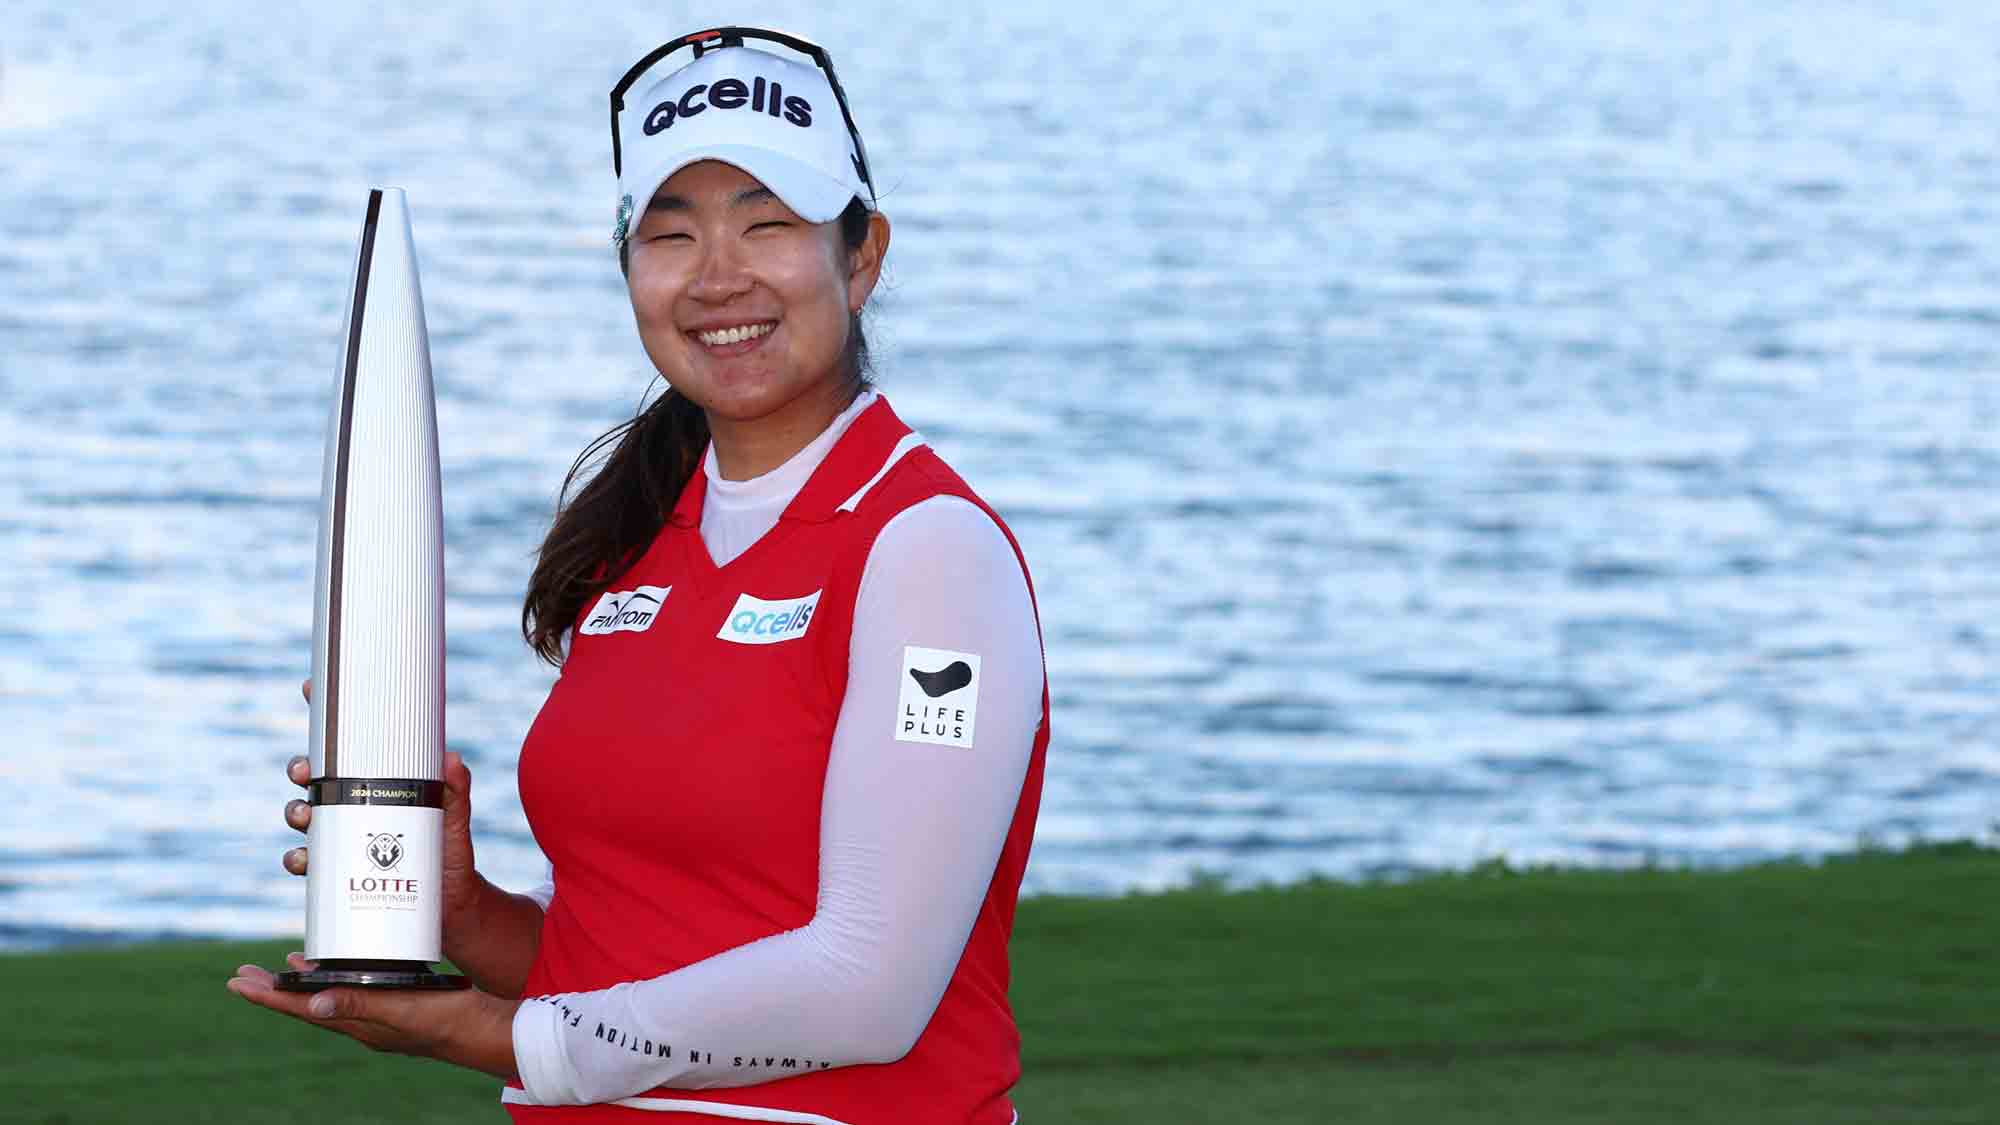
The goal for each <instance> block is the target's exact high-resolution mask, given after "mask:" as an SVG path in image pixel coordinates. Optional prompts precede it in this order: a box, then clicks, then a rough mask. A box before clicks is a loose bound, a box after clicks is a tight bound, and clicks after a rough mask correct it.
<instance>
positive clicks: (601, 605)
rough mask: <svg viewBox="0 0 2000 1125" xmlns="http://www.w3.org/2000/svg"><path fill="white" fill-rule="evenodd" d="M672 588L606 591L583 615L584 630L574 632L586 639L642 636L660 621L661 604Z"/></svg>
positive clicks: (647, 587) (654, 587)
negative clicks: (609, 634)
mask: <svg viewBox="0 0 2000 1125" xmlns="http://www.w3.org/2000/svg"><path fill="white" fill-rule="evenodd" d="M672 589H673V587H672V586H641V587H639V588H638V589H636V590H613V591H608V592H606V593H605V594H604V595H603V596H602V597H600V598H598V599H597V604H596V605H594V606H592V607H591V608H590V612H589V613H586V614H584V615H583V628H581V629H578V630H577V632H579V633H582V634H583V635H584V636H586V637H595V636H601V635H602V634H605V633H643V632H645V631H646V630H648V629H650V628H652V627H653V622H654V621H657V620H659V617H660V603H661V602H664V601H666V600H667V591H669V590H672Z"/></svg>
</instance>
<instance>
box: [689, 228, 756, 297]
mask: <svg viewBox="0 0 2000 1125" xmlns="http://www.w3.org/2000/svg"><path fill="white" fill-rule="evenodd" d="M750 285H751V280H750V270H749V268H748V264H747V263H746V262H745V261H744V260H743V256H742V254H741V253H739V252H738V250H737V248H736V247H735V246H734V245H733V244H732V243H731V242H730V240H728V239H705V240H703V245H702V250H701V261H700V262H699V263H698V264H697V265H696V267H695V274H694V283H693V284H692V285H690V286H688V296H690V297H693V298H694V299H695V300H697V301H702V302H705V303H709V304H722V303H725V302H727V301H729V300H730V299H732V298H734V297H738V296H741V295H742V294H744V293H747V292H749V290H750Z"/></svg>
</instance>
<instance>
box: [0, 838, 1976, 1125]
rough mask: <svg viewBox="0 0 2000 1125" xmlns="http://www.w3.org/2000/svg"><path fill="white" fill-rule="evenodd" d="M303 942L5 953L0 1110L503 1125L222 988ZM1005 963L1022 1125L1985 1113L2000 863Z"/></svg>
mask: <svg viewBox="0 0 2000 1125" xmlns="http://www.w3.org/2000/svg"><path fill="white" fill-rule="evenodd" d="M285 948H287V946H286V945H284V944H274V943H265V944H260V945H243V944H186V945H161V946H141V947H133V948H125V949H111V950H90V951H82V952H66V953H58V954H36V955H23V956H15V957H0V997H3V998H4V1000H5V1003H6V1015H5V1017H4V1021H0V1027H4V1028H5V1030H4V1031H0V1046H4V1047H5V1048H6V1049H5V1050H0V1121H4V1122H16V1121H20V1122H35V1123H38V1125H46V1123H54V1122H72V1123H84V1122H89V1123H92V1125H95V1123H97V1122H127V1121H130V1122H140V1121H144V1122H159V1121H176V1122H209V1121H213V1122H249V1121H266V1120H273V1119H279V1118H282V1119H283V1120H285V1121H287V1122H295V1123H309V1122H355V1123H360V1122H374V1121H394V1122H433V1121H435V1122H445V1121H452V1122H459V1121H481V1120H485V1121H498V1120H502V1119H503V1118H502V1116H501V1114H500V1111H499V1109H498V1108H497V1105H496V1102H495V1097H494V1083H493V1082H492V1081H491V1080H489V1079H486V1078H484V1077H482V1076H479V1075H475V1074H469V1073H465V1072H461V1071H455V1070H453V1069H451V1068H449V1067H445V1066H442V1065H439V1064H434V1063H425V1062H418V1061H414V1060H409V1059H400V1058H390V1057H380V1056H375V1055H371V1054H369V1053H367V1052H366V1051H364V1050H362V1049H361V1048H359V1047H356V1046H354V1045H353V1044H351V1043H348V1042H345V1041H343V1040H339V1039H336V1038H334V1037H332V1036H328V1035H326V1034H324V1033H320V1032H318V1031H316V1030H314V1029H312V1028H308V1027H304V1026H302V1025H297V1024H293V1023H291V1022H289V1021H285V1020H282V1019H280V1018H278V1017H276V1016H273V1015H271V1014H270V1013H266V1012H263V1011H261V1010H257V1009H253V1008H251V1007H250V1006H248V1005H246V1004H243V1003H242V1002H241V1001H238V1000H237V999H236V998H235V997H233V996H230V995H229V994H228V993H226V992H225V991H224V990H223V988H222V982H223V981H224V980H225V979H226V978H227V977H228V976H229V974H230V971H231V970H232V969H233V968H234V967H235V966H236V964H237V963H238V962H239V961H243V960H255V961H258V962H260V963H263V964H266V965H270V964H275V963H277V961H278V959H279V957H280V956H281V955H282V953H283V951H284V949H285ZM1013 953H1014V966H1015V982H1014V993H1013V997H1014V1005H1015V1010H1016V1015H1017V1017H1018V1019H1019V1021H1020V1025H1021V1033H1022V1038H1023V1056H1024V1057H1023V1063H1024V1069H1025V1071H1026V1074H1025V1077H1024V1078H1023V1080H1022V1082H1021V1085H1020V1087H1019V1088H1018V1089H1017V1090H1016V1095H1015V1096H1016V1101H1017V1103H1018V1104H1019V1106H1020V1108H1021V1115H1022V1120H1023V1121H1024V1122H1025V1123H1026V1125H1045V1123H1046V1125H1055V1123H1063V1122H1156V1121H1161V1122H1164V1121H1174V1122H1258V1123H1281V1122H1301V1123H1303V1122H1320V1121H1329V1120H1339V1121H1342V1122H1400V1121H1411V1122H1426V1123H1431V1122H1446V1123H1449V1122H1482V1123H1484V1122H1508V1121H1522V1122H1536V1123H1537V1125H1552V1123H1563V1122H1638V1123H1647V1122H1662V1123H1665V1122H1676V1123H1685V1122H1738V1121H1743V1122H1759V1123H1769V1122H1799V1123H1801V1125H1803V1123H1807V1122H1811V1123H1815V1125H1818V1123H1843V1122H1855V1123H1861V1122H1870V1123H1874V1122H1994V1121H2000V852H1996V851H1993V850H1989V849H1983V848H1979V847H1976V846H1973V845H1970V844H1954V845H1935V846H1928V847H1920V848H1916V849H1912V850H1910V851H1906V852H1894V853H1889V852H1864V853H1861V854H1857V855H1854V856H1849V857H1844V858H1842V859H1839V860H1836V861H1831V862H1828V863H1826V864H1824V865H1820V866H1811V865H1806V864H1797V863H1788V864H1774V865H1768V866H1761V867H1755V868H1749V869H1744V870H1737V871H1726V872H1683V871H1664V870H1642V871H1626V872H1596V871H1570V870H1549V871H1527V872H1518V871H1510V870H1507V869H1505V868H1501V867H1497V866H1489V867H1488V868H1486V869H1483V870H1481V871H1478V872H1474V873H1470V874H1465V875H1452V876H1440V877H1433V878H1426V879H1421V880H1417V881H1414V882H1410V883H1405V884H1364V885H1353V884H1343V883H1334V882H1315V883H1309V884H1305V885H1301V886H1296V887H1290V888H1285V889H1280V890H1258V891H1247V892H1237V893H1229V892H1224V891H1219V890H1214V889H1202V890H1191V891H1177V892H1173V893H1169V894H1162V895H1140V896H1130V897H1126V898H1121V899H1082V898H1058V897H1046V898H1035V899H1029V900H1027V901H1024V902H1023V903H1022V904H1021V908H1020V916H1019V920H1018V924H1017V929H1016V933H1015V939H1014V945H1013ZM383 1089H393V1090H394V1091H395V1096H394V1097H393V1098H392V1099H389V1100H387V1101H384V1100H383V1099H382V1098H381V1097H380V1095H379V1091H380V1090H383ZM390 1112H392V1113H393V1114H394V1116H385V1115H384V1114H385V1113H390Z"/></svg>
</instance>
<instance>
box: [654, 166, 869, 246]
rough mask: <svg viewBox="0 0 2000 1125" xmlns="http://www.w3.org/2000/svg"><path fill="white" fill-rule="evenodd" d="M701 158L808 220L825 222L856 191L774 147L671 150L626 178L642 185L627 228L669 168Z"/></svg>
mask: <svg viewBox="0 0 2000 1125" xmlns="http://www.w3.org/2000/svg"><path fill="white" fill-rule="evenodd" d="M703 160H720V161H722V162H723V163H724V164H728V165H731V166H733V167H736V168H739V169H741V170H742V171H743V172H745V173H746V174H748V175H750V176H752V177H754V178H755V179H756V180H757V181H758V182H759V183H761V184H763V185H764V186H765V187H767V188H770V189H771V192H772V194H774V195H776V196H777V197H778V198H779V199H780V200H782V201H783V202H784V204H785V206H787V207H789V208H791V209H792V211H793V213H795V214H797V215H798V217H799V218H801V219H804V220H805V221H806V222H809V223H830V222H832V221H833V220H835V219H837V218H839V217H840V213H841V212H842V211H845V210H846V209H847V204H848V203H849V201H851V200H853V199H854V198H855V195H856V192H855V189H854V187H853V185H851V184H845V183H842V182H840V181H839V180H836V179H833V178H832V177H830V176H828V175H827V174H826V173H824V172H822V171H820V170H819V169H817V168H815V167H813V166H812V165H810V164H807V163H806V162H805V161H803V160H798V159H794V158H793V157H790V156H786V155H785V154H784V153H782V152H778V151H776V150H775V149H769V148H764V147H762V146H761V145H697V146H695V147H694V148H690V149H685V150H683V151H680V152H677V153H675V154H674V155H673V157H672V159H671V160H669V161H667V162H665V163H662V164H661V165H659V166H658V167H657V168H655V169H654V170H652V171H651V172H649V173H648V174H646V175H644V176H641V177H638V178H637V179H635V180H633V181H632V183H633V186H635V187H639V186H643V187H644V188H645V191H644V194H641V193H640V192H637V191H635V192H632V193H631V195H632V207H633V219H632V225H633V227H634V228H635V229H636V228H637V227H638V225H639V219H640V217H641V216H643V215H645V213H646V207H647V205H648V204H650V203H651V202H652V201H653V196H654V194H655V193H657V192H658V191H659V190H660V185H661V184H664V183H666V182H667V180H668V179H669V178H671V177H672V176H673V174H674V173H675V172H678V171H680V170H681V169H683V168H685V167H687V166H688V165H690V164H694V163H697V162H699V161H703Z"/></svg>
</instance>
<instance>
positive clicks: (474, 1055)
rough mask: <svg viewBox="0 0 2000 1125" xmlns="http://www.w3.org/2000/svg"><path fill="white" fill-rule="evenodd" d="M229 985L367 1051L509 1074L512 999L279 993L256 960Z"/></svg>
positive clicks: (290, 960) (365, 991)
mask: <svg viewBox="0 0 2000 1125" xmlns="http://www.w3.org/2000/svg"><path fill="white" fill-rule="evenodd" d="M285 961H286V963H287V964H289V965H290V966H291V967H292V968H294V969H299V970H302V971H303V970H309V969H311V968H312V967H313V963H312V962H311V961H308V960H306V959H305V956H304V955H303V954H299V953H293V954H291V955H290V956H288V957H286V958H285ZM228 988H229V991H231V992H234V993H235V994H236V995H238V996H241V997H242V998H244V999H245V1000H248V1001H250V1002H251V1003H252V1004H259V1005H262V1006H263V1007H266V1008H269V1009H271V1010H272V1011H274V1012H283V1013H284V1014H286V1015H288V1016H291V1017H292V1018H293V1019H297V1020H303V1021H305V1022H306V1023H310V1024H316V1025H318V1026H320V1027H324V1028H326V1029H327V1030H329V1031H337V1032H339V1033H340V1034H342V1035H345V1036H347V1037H349V1038H351V1039H354V1040H356V1041H357V1042H359V1043H360V1044H361V1045H362V1046H364V1047H367V1048H368V1049H369V1050H371V1051H388V1052H392V1053H395V1054H399V1055H416V1056H418V1057H421V1058H433V1059H442V1060H444V1061H445V1062H450V1063H457V1064H458V1065H459V1066H465V1067H471V1068H472V1069H474V1070H480V1071H484V1072H486V1073H487V1074H491V1075H494V1076H495V1077H499V1078H511V1077H513V1076H514V1010H515V1009H516V1008H518V1007H519V1006H520V1003H519V1001H515V1000H504V999H502V998H500V997H498V996H494V995H492V994H491V993H487V992H481V991H479V990H478V989H476V988H463V989H458V990H456V991H453V992H422V991H409V992H404V991H397V990H392V989H372V988H329V989H326V990H325V991H322V992H280V991H278V988H277V978H275V977H274V976H272V975H271V974H270V973H269V972H267V971H266V970H264V969H262V968H259V967H258V966H256V965H240V966H238V967H237V969H236V975H235V976H234V977H232V978H230V981H229V984H228Z"/></svg>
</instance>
